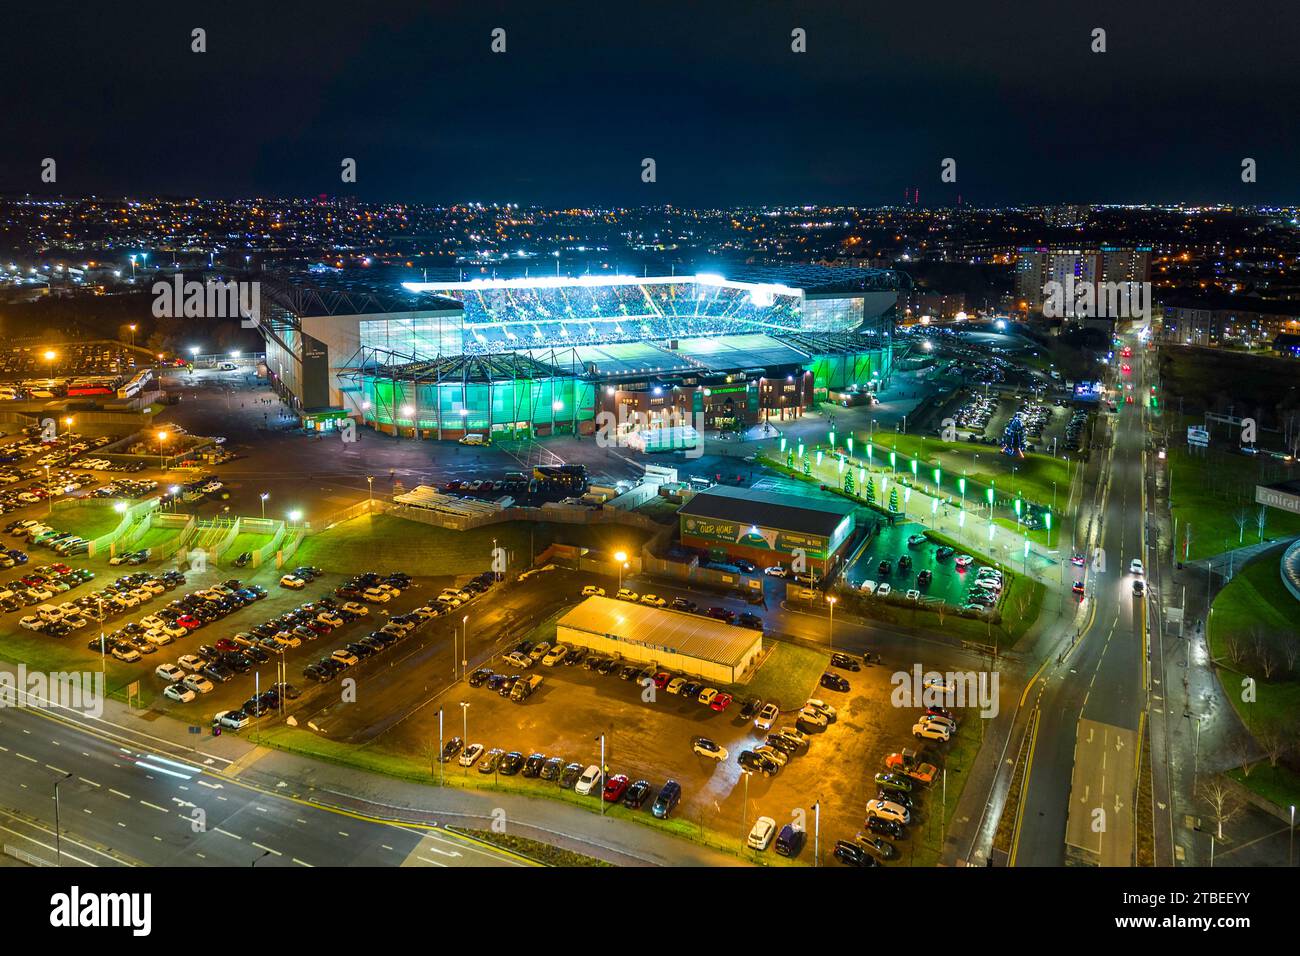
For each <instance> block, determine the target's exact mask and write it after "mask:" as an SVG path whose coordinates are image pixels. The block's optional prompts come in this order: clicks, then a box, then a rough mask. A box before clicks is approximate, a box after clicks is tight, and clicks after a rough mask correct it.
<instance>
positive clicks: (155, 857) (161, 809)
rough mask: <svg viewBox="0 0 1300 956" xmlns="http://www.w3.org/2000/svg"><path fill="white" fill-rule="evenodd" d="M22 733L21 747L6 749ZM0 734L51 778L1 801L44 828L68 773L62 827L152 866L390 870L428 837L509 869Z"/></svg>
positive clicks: (76, 735)
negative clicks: (442, 847)
mask: <svg viewBox="0 0 1300 956" xmlns="http://www.w3.org/2000/svg"><path fill="white" fill-rule="evenodd" d="M18 736H21V738H22V747H23V749H22V750H21V751H19V750H17V749H15V748H13V747H10V746H9V743H8V742H9V741H12V740H14V739H15V738H16V737H18ZM0 739H3V740H5V741H6V743H5V744H4V745H3V746H4V747H5V748H6V749H5V750H3V751H0V758H8V757H10V756H11V755H12V756H13V758H14V759H15V760H18V761H22V762H23V766H24V767H25V768H36V767H43V769H44V770H45V771H46V776H47V777H48V780H43V779H40V778H39V777H37V776H34V774H33V771H31V770H30V769H26V770H24V771H20V772H18V773H15V774H3V775H0V794H3V796H4V798H5V802H6V805H9V806H22V807H23V809H24V810H25V811H27V812H30V813H31V814H32V815H33V816H35V817H36V818H37V819H41V818H44V817H48V818H49V819H50V821H51V822H52V815H53V807H52V803H53V800H52V793H53V784H54V780H56V779H59V778H60V777H61V775H62V773H64V772H72V773H73V774H74V776H73V777H70V778H68V779H67V782H66V783H63V784H61V785H60V788H59V797H60V824H61V829H62V830H63V831H64V832H65V833H66V834H68V835H70V836H72V837H73V838H75V839H78V840H79V841H82V842H84V843H85V844H87V845H89V846H97V847H104V848H112V849H113V850H115V851H117V852H119V853H121V854H124V855H125V856H127V857H128V858H130V859H133V860H137V861H142V862H147V863H149V864H151V865H168V864H172V865H187V864H188V865H199V864H202V865H220V866H232V865H234V866H243V865H248V863H249V862H250V861H251V860H252V859H254V858H259V857H260V858H261V859H260V861H259V863H258V865H301V866H314V865H358V866H360V865H388V866H393V865H399V864H401V863H402V861H403V860H405V859H406V858H407V857H408V856H409V855H410V853H411V852H412V851H413V850H414V849H415V848H416V846H418V845H419V844H421V843H422V842H423V843H428V841H429V840H430V839H435V840H443V841H445V843H446V844H447V851H448V859H452V860H460V861H462V864H463V865H469V864H471V863H472V864H474V865H482V864H484V863H499V862H507V863H508V862H512V861H510V860H509V858H506V857H504V856H501V855H500V854H496V853H493V852H489V851H485V850H483V849H480V848H479V847H477V846H476V845H474V844H469V843H466V842H463V841H458V840H450V839H447V838H443V837H440V836H437V835H436V834H435V835H433V836H432V837H430V836H426V834H425V833H424V832H423V831H422V830H418V829H412V828H410V827H407V826H403V825H400V824H396V823H391V822H387V821H382V820H378V821H377V820H368V819H362V818H359V817H357V816H355V815H352V814H346V813H338V812H335V811H331V810H328V809H325V808H321V807H317V806H311V805H309V804H307V803H305V802H299V800H295V799H290V797H291V796H293V795H294V794H292V793H289V794H285V795H280V794H271V793H266V792H262V791H259V790H255V789H252V788H250V787H247V786H244V785H242V784H240V783H239V782H237V781H235V780H233V779H230V778H228V777H225V776H223V775H221V774H215V773H212V772H210V771H208V770H204V769H202V768H200V767H198V766H197V765H195V764H192V763H189V762H186V761H182V760H176V759H172V758H170V757H164V756H162V755H160V754H157V753H154V752H151V751H143V750H137V749H135V748H130V747H123V746H121V745H118V744H114V743H113V742H111V741H106V740H103V739H102V738H99V737H97V736H96V735H94V734H91V733H88V732H85V731H81V730H79V729H78V728H76V727H72V726H68V725H66V724H63V723H60V722H55V721H50V720H47V719H45V718H42V717H41V716H39V715H37V714H34V713H30V712H19V713H18V715H17V717H16V718H11V719H9V720H7V721H6V722H5V724H4V725H3V726H0ZM74 755H75V759H69V758H72V757H74ZM58 760H61V761H62V763H56V762H55V761H58ZM65 765H71V766H72V767H73V768H75V769H74V770H71V771H69V770H68V767H67V766H65ZM0 766H3V763H0ZM47 785H48V788H49V789H48V790H46V791H45V792H44V793H42V790H43V788H44V787H45V786H47ZM11 801H12V802H11ZM452 854H454V855H452Z"/></svg>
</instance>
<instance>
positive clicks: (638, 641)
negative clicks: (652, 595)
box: [555, 597, 763, 685]
mask: <svg viewBox="0 0 1300 956" xmlns="http://www.w3.org/2000/svg"><path fill="white" fill-rule="evenodd" d="M555 638H556V640H557V641H558V642H559V643H561V644H566V645H568V646H570V647H573V646H577V647H585V648H587V649H589V650H591V651H594V652H596V653H598V654H604V655H606V656H610V657H621V658H623V659H624V660H627V661H633V662H635V663H638V664H639V663H645V664H654V665H656V666H657V667H662V668H664V669H665V670H669V671H673V672H675V673H677V674H691V675H695V676H699V677H702V678H704V679H705V680H709V681H713V682H715V683H717V684H719V685H724V684H734V683H736V682H737V681H739V680H740V678H741V677H742V676H743V675H744V674H745V672H746V671H747V670H749V669H750V668H751V667H752V666H754V664H755V662H756V661H757V660H758V657H759V655H760V654H761V653H762V651H763V634H762V632H761V631H755V630H751V629H750V628H746V627H736V626H734V625H731V624H723V623H722V622H721V621H715V620H714V619H713V618H711V617H704V616H702V615H699V614H686V613H684V612H682V611H668V610H663V609H660V608H655V607H650V606H649V605H645V604H634V603H632V602H630V601H616V600H613V599H612V598H603V597H590V598H587V599H586V600H585V601H583V602H582V603H581V604H579V605H578V606H577V607H575V608H574V609H573V610H571V611H569V612H568V613H567V614H565V615H564V617H562V618H560V620H559V621H558V622H557V623H556V629H555Z"/></svg>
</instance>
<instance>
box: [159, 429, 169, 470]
mask: <svg viewBox="0 0 1300 956" xmlns="http://www.w3.org/2000/svg"><path fill="white" fill-rule="evenodd" d="M166 445H167V433H166V432H159V433H158V467H159V468H161V469H162V470H163V471H166V470H167V451H166Z"/></svg>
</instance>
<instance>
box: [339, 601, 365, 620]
mask: <svg viewBox="0 0 1300 956" xmlns="http://www.w3.org/2000/svg"><path fill="white" fill-rule="evenodd" d="M343 610H345V611H347V612H348V613H349V614H355V615H356V616H357V617H366V616H368V615H369V614H370V608H368V607H366V606H365V605H364V604H358V603H357V602H356V601H349V602H348V603H347V604H344V605H343Z"/></svg>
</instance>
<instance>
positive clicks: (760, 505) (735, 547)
mask: <svg viewBox="0 0 1300 956" xmlns="http://www.w3.org/2000/svg"><path fill="white" fill-rule="evenodd" d="M856 510H857V508H856V506H855V505H854V504H853V503H852V502H849V501H846V500H842V499H837V498H816V497H812V496H808V495H793V494H785V493H782V492H777V491H759V490H756V489H754V488H729V487H724V486H721V485H717V486H714V487H712V488H709V489H708V490H706V491H701V492H700V493H699V494H697V495H695V496H694V497H693V498H691V500H690V501H688V502H687V503H686V504H684V505H683V506H682V507H681V508H680V509H678V512H677V514H678V521H679V530H680V535H681V541H682V544H683V545H685V546H686V547H690V548H699V549H701V550H705V551H708V552H709V553H710V554H711V555H712V556H713V557H714V558H715V560H727V559H732V560H734V559H736V558H741V559H744V560H747V561H751V562H753V563H754V564H755V565H756V566H758V567H764V568H765V567H771V566H772V565H777V564H779V565H782V566H783V567H786V568H790V567H792V566H793V565H794V564H796V563H797V562H796V559H797V558H802V559H803V563H804V566H805V567H806V568H807V570H809V571H810V572H813V573H816V574H817V575H819V576H821V577H826V576H828V575H829V574H830V573H831V572H832V571H833V570H834V569H835V566H836V565H837V564H838V563H839V561H840V560H842V558H843V556H844V552H845V550H846V549H847V547H848V545H849V542H850V540H851V538H852V537H853V529H854V527H855V519H854V513H855V511H856Z"/></svg>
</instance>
